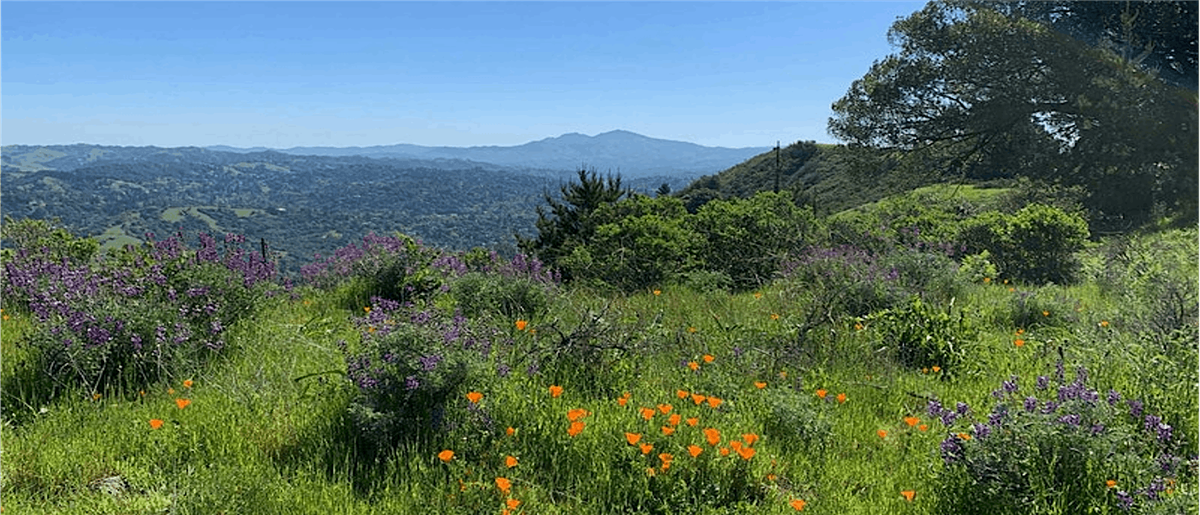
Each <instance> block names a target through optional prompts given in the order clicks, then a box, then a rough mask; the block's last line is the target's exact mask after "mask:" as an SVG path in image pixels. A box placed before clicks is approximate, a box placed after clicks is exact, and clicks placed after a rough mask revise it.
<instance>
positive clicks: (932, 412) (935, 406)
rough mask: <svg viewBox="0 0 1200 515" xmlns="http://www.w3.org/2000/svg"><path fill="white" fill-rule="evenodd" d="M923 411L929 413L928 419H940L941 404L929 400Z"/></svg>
mask: <svg viewBox="0 0 1200 515" xmlns="http://www.w3.org/2000/svg"><path fill="white" fill-rule="evenodd" d="M925 411H926V412H927V413H929V416H930V417H934V418H937V417H940V416H942V403H940V402H938V401H936V400H933V399H930V400H929V402H928V403H927V404H926V405H925Z"/></svg>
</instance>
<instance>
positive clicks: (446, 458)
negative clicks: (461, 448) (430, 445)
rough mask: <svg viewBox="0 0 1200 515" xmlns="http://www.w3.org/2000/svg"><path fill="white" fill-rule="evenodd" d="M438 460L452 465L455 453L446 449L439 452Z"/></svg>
mask: <svg viewBox="0 0 1200 515" xmlns="http://www.w3.org/2000/svg"><path fill="white" fill-rule="evenodd" d="M438 459H439V460H442V462H443V463H450V460H452V459H454V451H452V450H450V449H446V450H444V451H442V452H439V453H438Z"/></svg>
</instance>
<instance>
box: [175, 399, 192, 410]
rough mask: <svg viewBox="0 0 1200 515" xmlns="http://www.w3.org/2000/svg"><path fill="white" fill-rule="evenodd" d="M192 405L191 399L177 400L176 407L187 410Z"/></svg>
mask: <svg viewBox="0 0 1200 515" xmlns="http://www.w3.org/2000/svg"><path fill="white" fill-rule="evenodd" d="M191 403H192V400H191V399H175V405H176V406H179V409H183V408H186V407H188V404H191Z"/></svg>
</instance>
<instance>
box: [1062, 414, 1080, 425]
mask: <svg viewBox="0 0 1200 515" xmlns="http://www.w3.org/2000/svg"><path fill="white" fill-rule="evenodd" d="M1080 422H1082V417H1080V416H1079V414H1078V413H1070V414H1067V415H1063V416H1061V417H1058V423H1060V424H1066V425H1068V426H1071V427H1079V424H1080Z"/></svg>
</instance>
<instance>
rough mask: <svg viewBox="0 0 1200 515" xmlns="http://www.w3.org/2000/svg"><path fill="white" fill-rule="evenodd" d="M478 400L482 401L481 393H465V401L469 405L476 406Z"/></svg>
mask: <svg viewBox="0 0 1200 515" xmlns="http://www.w3.org/2000/svg"><path fill="white" fill-rule="evenodd" d="M480 399H483V394H482V393H479V392H469V393H467V400H469V401H471V404H478V403H479V400H480Z"/></svg>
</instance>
